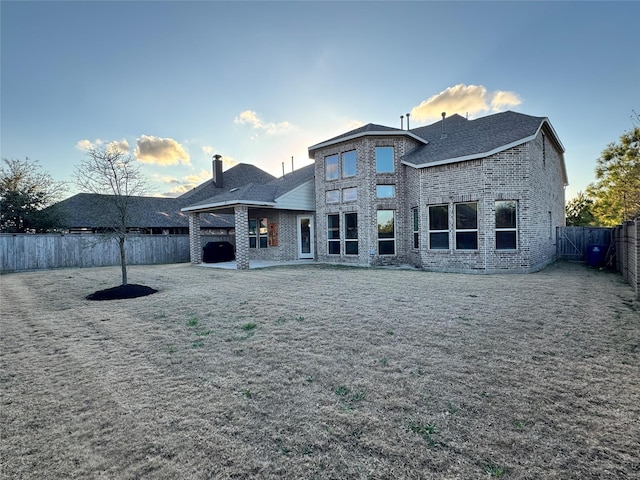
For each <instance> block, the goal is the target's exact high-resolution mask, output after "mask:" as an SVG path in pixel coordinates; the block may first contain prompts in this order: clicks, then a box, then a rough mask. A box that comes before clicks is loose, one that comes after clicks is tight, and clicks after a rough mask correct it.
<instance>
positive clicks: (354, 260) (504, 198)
mask: <svg viewBox="0 0 640 480" xmlns="http://www.w3.org/2000/svg"><path fill="white" fill-rule="evenodd" d="M407 127H408V125H407ZM563 153H564V147H563V146H562V143H561V142H560V140H559V138H558V136H557V134H556V132H555V130H554V129H553V127H552V126H551V123H550V122H549V120H548V119H547V118H545V117H533V116H529V115H524V114H520V113H515V112H510V111H508V112H503V113H498V114H495V115H490V116H486V117H482V118H478V119H475V120H467V119H465V118H464V117H461V116H460V115H453V116H451V117H449V118H446V117H445V116H444V115H443V119H442V121H439V122H437V123H434V124H432V125H428V126H424V127H419V128H414V129H409V128H407V129H404V128H402V127H401V128H392V127H386V126H382V125H374V124H368V125H365V126H363V127H360V128H357V129H355V130H352V131H349V132H347V133H344V134H342V135H339V136H337V137H334V138H331V139H329V140H326V141H323V142H321V143H318V144H316V145H314V146H312V147H309V157H310V158H311V159H313V160H314V163H313V164H312V165H309V166H308V167H305V168H303V169H300V170H298V171H296V172H292V173H291V174H289V178H287V176H284V177H283V178H281V179H275V180H272V181H271V182H268V183H266V184H264V185H260V186H255V185H253V186H252V185H247V186H245V187H243V188H240V189H235V190H234V191H232V192H231V191H230V192H228V193H227V194H225V195H224V196H217V197H215V198H214V199H210V200H205V201H203V202H200V203H198V204H196V205H192V206H189V207H187V208H183V209H182V211H183V212H187V213H189V218H190V226H193V227H196V226H197V225H198V216H199V215H201V214H202V213H204V212H219V213H227V214H231V213H233V215H234V217H235V226H236V256H237V258H238V268H247V267H248V265H249V259H250V258H251V259H269V260H292V259H296V258H314V259H316V260H317V261H320V262H328V263H345V264H355V265H365V266H375V265H399V264H409V265H413V266H415V267H417V268H422V269H425V270H434V271H448V272H480V273H491V272H521V273H523V272H533V271H536V270H539V269H541V268H543V267H544V266H545V265H547V264H549V263H550V262H552V261H553V260H555V243H556V238H555V235H556V229H555V227H557V226H564V225H565V201H564V188H565V186H566V185H567V174H566V168H565V165H564V157H563ZM272 229H275V234H276V241H275V243H274V242H273V241H272V239H271V238H270V237H269V235H271V232H272ZM191 231H192V232H194V233H192V239H191V240H192V241H191V245H192V252H191V255H192V262H193V263H199V262H200V261H201V253H200V243H199V239H198V238H196V237H197V235H198V232H199V229H198V228H193V229H192V230H191ZM264 237H266V238H264Z"/></svg>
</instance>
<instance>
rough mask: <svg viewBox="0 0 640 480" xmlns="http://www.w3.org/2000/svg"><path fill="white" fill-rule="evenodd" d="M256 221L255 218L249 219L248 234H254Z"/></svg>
mask: <svg viewBox="0 0 640 480" xmlns="http://www.w3.org/2000/svg"><path fill="white" fill-rule="evenodd" d="M257 225H258V222H257V220H256V219H251V220H249V235H255V234H256V230H257V228H256V227H257Z"/></svg>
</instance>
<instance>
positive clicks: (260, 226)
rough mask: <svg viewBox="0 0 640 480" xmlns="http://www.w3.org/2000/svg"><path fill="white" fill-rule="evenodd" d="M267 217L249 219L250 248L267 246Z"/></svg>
mask: <svg viewBox="0 0 640 480" xmlns="http://www.w3.org/2000/svg"><path fill="white" fill-rule="evenodd" d="M267 227H268V224H267V219H266V218H259V219H257V218H250V219H249V248H267V245H268V243H269V235H268V230H267Z"/></svg>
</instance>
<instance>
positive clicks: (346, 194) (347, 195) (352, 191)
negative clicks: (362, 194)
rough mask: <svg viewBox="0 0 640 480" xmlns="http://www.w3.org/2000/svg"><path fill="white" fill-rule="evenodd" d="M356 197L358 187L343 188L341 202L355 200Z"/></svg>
mask: <svg viewBox="0 0 640 480" xmlns="http://www.w3.org/2000/svg"><path fill="white" fill-rule="evenodd" d="M357 199H358V187H352V188H345V189H344V190H342V201H343V202H355V201H356V200H357Z"/></svg>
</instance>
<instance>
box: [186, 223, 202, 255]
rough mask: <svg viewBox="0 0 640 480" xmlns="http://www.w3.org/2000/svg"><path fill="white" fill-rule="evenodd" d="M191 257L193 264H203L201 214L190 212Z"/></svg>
mask: <svg viewBox="0 0 640 480" xmlns="http://www.w3.org/2000/svg"><path fill="white" fill-rule="evenodd" d="M189 256H190V257H191V264H192V265H198V264H199V263H202V245H201V243H200V214H199V213H191V212H189Z"/></svg>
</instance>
